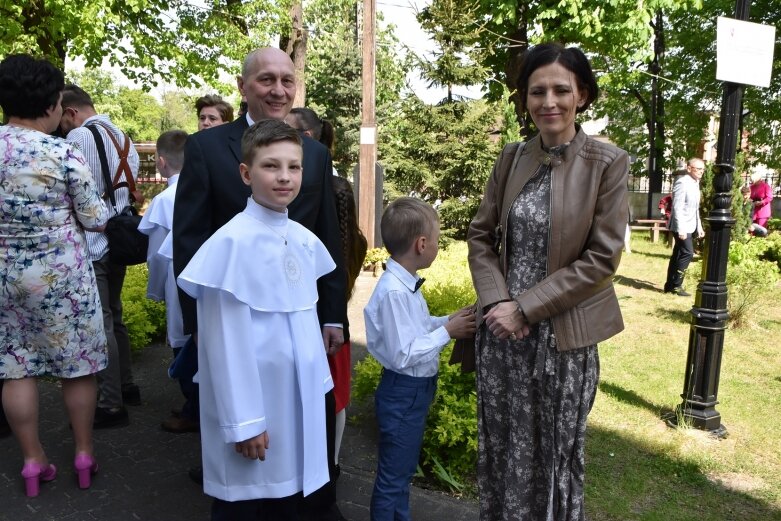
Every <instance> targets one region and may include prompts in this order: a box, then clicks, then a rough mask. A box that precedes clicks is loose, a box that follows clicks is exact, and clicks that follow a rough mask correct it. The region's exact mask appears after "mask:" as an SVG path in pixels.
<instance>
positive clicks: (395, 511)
mask: <svg viewBox="0 0 781 521" xmlns="http://www.w3.org/2000/svg"><path fill="white" fill-rule="evenodd" d="M380 231H381V233H382V240H383V242H384V243H385V248H386V249H387V250H388V252H389V253H390V254H391V257H390V259H388V262H387V270H386V271H385V273H383V275H382V277H380V280H379V281H378V282H377V286H376V287H375V288H374V293H372V296H371V298H370V299H369V303H368V304H367V305H366V308H364V310H363V314H364V318H365V320H366V343H367V347H368V350H369V353H371V354H372V356H374V357H375V358H376V359H377V360H378V361H379V362H380V363H381V364H382V366H383V368H384V369H383V373H382V378H381V380H380V383H379V385H378V386H377V391H376V393H375V397H374V400H375V408H376V415H377V424H378V426H379V431H380V441H379V447H378V456H377V477H376V479H375V481H374V491H373V492H372V499H371V510H370V513H371V519H372V521H404V520H409V519H410V513H409V485H410V481H411V480H412V476H413V475H414V474H415V469H416V468H417V465H418V458H419V456H420V448H421V446H422V444H423V432H424V430H425V427H426V416H427V415H428V409H429V406H430V405H431V401H432V400H433V398H434V392H435V391H436V385H437V373H438V371H439V353H440V352H441V351H442V349H444V347H445V346H446V345H447V343H448V342H449V341H450V339H451V338H467V337H469V336H470V335H472V334H473V333H474V331H475V316H474V313H473V312H472V310H471V307H465V308H463V309H460V310H458V311H456V312H455V313H453V314H452V315H450V316H445V317H432V316H431V315H430V314H429V311H428V305H427V304H426V301H425V299H424V298H423V295H421V292H420V291H419V289H420V285H421V284H422V283H423V279H422V278H420V277H419V276H418V274H417V271H418V270H420V269H425V268H428V267H429V266H431V263H432V262H434V259H435V258H436V257H437V252H438V244H437V242H438V240H439V217H438V216H437V213H436V212H435V211H434V209H433V208H432V207H431V206H430V205H428V204H426V203H424V202H423V201H421V200H419V199H415V198H412V197H402V198H400V199H396V200H395V201H393V202H392V203H391V204H390V205H389V206H388V208H387V209H386V210H385V213H383V215H382V221H381V223H380Z"/></svg>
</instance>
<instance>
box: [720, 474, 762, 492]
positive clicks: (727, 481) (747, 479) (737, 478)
mask: <svg viewBox="0 0 781 521" xmlns="http://www.w3.org/2000/svg"><path fill="white" fill-rule="evenodd" d="M706 477H707V478H708V480H710V481H711V482H712V483H717V484H719V485H721V486H722V487H724V488H727V489H730V490H734V491H735V492H744V493H748V492H754V491H756V490H762V489H763V488H765V487H767V483H765V480H763V479H762V478H758V477H756V476H749V475H748V474H742V473H740V472H713V473H708V474H706Z"/></svg>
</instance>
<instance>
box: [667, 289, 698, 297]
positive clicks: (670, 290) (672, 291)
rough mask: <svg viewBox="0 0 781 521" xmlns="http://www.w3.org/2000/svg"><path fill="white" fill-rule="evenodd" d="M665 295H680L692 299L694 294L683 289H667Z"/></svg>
mask: <svg viewBox="0 0 781 521" xmlns="http://www.w3.org/2000/svg"><path fill="white" fill-rule="evenodd" d="M664 292H665V293H672V294H674V295H678V296H679V297H691V296H692V294H691V293H688V292H686V291H684V290H683V288H673V289H666V290H664Z"/></svg>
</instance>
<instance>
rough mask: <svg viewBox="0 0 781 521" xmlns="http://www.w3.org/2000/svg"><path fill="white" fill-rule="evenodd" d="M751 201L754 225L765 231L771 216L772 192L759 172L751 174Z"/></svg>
mask: <svg viewBox="0 0 781 521" xmlns="http://www.w3.org/2000/svg"><path fill="white" fill-rule="evenodd" d="M751 201H752V202H753V204H754V224H756V225H757V226H760V227H762V228H765V229H767V222H768V221H769V220H770V218H771V217H772V216H773V215H772V210H771V203H772V202H773V190H771V189H770V185H769V184H767V183H766V182H765V180H764V179H763V178H762V174H761V173H759V172H754V173H753V174H751Z"/></svg>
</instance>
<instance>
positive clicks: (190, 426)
mask: <svg viewBox="0 0 781 521" xmlns="http://www.w3.org/2000/svg"><path fill="white" fill-rule="evenodd" d="M160 427H162V429H163V430H164V431H168V432H173V433H174V434H181V433H184V432H198V431H200V430H201V425H200V424H199V423H198V422H197V421H193V420H191V419H189V418H185V417H183V416H178V417H177V416H171V417H170V418H168V419H167V420H165V421H163V422H162V423H161V424H160Z"/></svg>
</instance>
